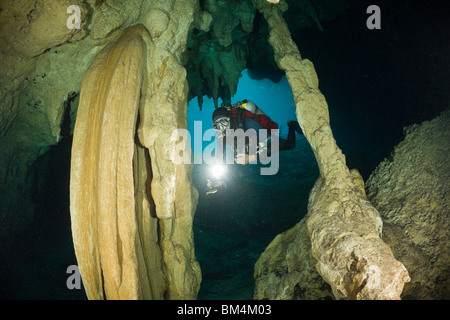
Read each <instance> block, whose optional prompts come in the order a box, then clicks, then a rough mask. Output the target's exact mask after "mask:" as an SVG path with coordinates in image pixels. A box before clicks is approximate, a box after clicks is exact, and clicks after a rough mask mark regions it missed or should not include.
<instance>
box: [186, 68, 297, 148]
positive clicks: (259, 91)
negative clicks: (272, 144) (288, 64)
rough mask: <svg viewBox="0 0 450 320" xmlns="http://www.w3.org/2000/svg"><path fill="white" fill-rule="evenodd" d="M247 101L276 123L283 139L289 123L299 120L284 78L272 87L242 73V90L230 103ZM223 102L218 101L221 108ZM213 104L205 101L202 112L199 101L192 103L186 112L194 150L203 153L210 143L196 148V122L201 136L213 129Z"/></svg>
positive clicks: (194, 100)
mask: <svg viewBox="0 0 450 320" xmlns="http://www.w3.org/2000/svg"><path fill="white" fill-rule="evenodd" d="M244 99H247V100H251V101H253V102H254V103H255V104H256V105H257V106H258V107H259V108H260V109H261V110H262V111H264V112H265V113H266V114H267V115H268V116H269V117H270V118H271V119H272V120H273V121H275V122H276V123H278V126H279V130H280V136H282V137H283V136H285V135H287V132H288V128H287V125H286V122H287V121H288V120H295V119H297V118H296V116H295V105H294V98H293V96H292V90H291V87H290V86H289V84H288V82H287V79H286V77H283V78H282V79H281V81H280V82H279V83H273V82H272V81H270V80H268V79H264V80H253V79H251V78H250V77H249V75H248V72H247V69H244V70H243V71H242V78H240V79H239V86H238V89H237V92H236V95H235V96H234V97H232V100H231V102H232V103H233V104H234V103H236V102H237V101H242V100H244ZM221 102H222V101H221V100H219V104H220V103H221ZM214 110H215V108H214V101H213V99H212V98H208V97H207V96H204V97H203V108H202V111H200V108H199V106H198V101H197V98H194V99H192V100H190V101H189V107H188V112H187V120H188V130H189V133H190V135H191V141H194V142H193V143H192V148H193V150H196V149H197V150H204V149H205V147H206V146H207V145H208V144H209V143H210V142H209V141H204V142H203V143H202V148H201V149H200V148H198V147H196V145H195V144H196V143H198V142H199V141H200V139H198V138H197V139H195V138H194V137H195V136H194V121H201V122H202V135H203V134H204V133H205V131H206V130H208V129H211V126H212V120H211V116H212V113H213V112H214Z"/></svg>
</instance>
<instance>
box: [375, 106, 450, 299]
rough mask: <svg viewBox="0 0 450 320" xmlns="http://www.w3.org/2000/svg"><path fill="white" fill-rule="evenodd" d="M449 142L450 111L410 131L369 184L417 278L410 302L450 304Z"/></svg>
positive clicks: (390, 237) (393, 241)
mask: <svg viewBox="0 0 450 320" xmlns="http://www.w3.org/2000/svg"><path fill="white" fill-rule="evenodd" d="M449 141H450V111H446V112H444V113H442V114H441V115H440V116H439V117H437V118H436V119H434V120H432V121H426V122H424V123H422V124H420V125H413V126H410V127H408V128H406V130H405V139H404V140H403V142H401V143H400V144H399V145H398V146H397V147H396V148H395V150H394V152H393V153H392V155H391V157H390V158H389V159H386V160H385V161H384V162H382V163H381V164H380V165H379V166H378V167H377V169H376V170H375V171H374V172H373V173H372V175H371V176H370V178H369V179H368V181H367V183H366V189H367V196H368V197H369V199H370V201H371V202H372V203H373V205H374V206H375V208H377V210H378V211H379V212H380V214H381V217H382V218H383V222H384V225H385V227H384V231H383V239H384V241H385V242H386V243H388V244H389V246H390V247H391V248H392V250H393V253H394V255H395V257H396V258H397V259H398V260H400V261H401V262H402V263H403V264H404V265H405V266H406V268H407V269H408V271H409V274H410V276H411V282H410V283H408V284H407V285H405V290H404V292H403V297H405V298H409V299H449V298H450V290H449V288H450V283H449V277H450V247H449V246H450V244H449V235H448V230H449V228H450V205H449V204H450V182H449V181H450V170H449V164H448V159H449V158H450V145H449V143H448V142H449Z"/></svg>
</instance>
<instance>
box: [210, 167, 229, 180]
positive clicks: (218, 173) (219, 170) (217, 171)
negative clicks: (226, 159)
mask: <svg viewBox="0 0 450 320" xmlns="http://www.w3.org/2000/svg"><path fill="white" fill-rule="evenodd" d="M210 171H211V174H212V175H213V177H214V178H216V179H220V178H222V177H223V175H224V174H225V172H226V168H225V166H224V165H221V164H215V165H213V166H212V167H211V169H210Z"/></svg>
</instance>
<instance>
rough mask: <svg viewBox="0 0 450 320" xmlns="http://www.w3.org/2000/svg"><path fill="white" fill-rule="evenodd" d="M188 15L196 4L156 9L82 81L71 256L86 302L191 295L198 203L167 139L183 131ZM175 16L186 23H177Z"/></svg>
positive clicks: (196, 276) (195, 281) (196, 275)
mask: <svg viewBox="0 0 450 320" xmlns="http://www.w3.org/2000/svg"><path fill="white" fill-rule="evenodd" d="M194 9H195V1H184V2H183V1H178V2H176V3H175V2H173V3H169V2H168V1H164V2H163V1H161V3H160V4H159V5H157V6H156V3H154V6H153V7H152V8H151V9H150V10H149V11H148V13H147V15H146V17H145V21H144V23H145V25H146V27H147V28H146V27H144V26H142V25H135V26H133V27H130V28H128V29H126V30H125V31H124V32H123V33H122V35H121V36H120V38H119V39H118V40H117V41H116V42H113V43H111V44H110V45H108V46H107V47H105V48H104V49H103V50H102V51H101V52H100V53H99V54H98V55H97V57H96V58H95V59H94V61H93V62H92V64H91V66H90V67H89V69H88V70H87V71H86V74H85V76H84V78H83V82H82V85H81V96H80V102H79V108H78V115H77V121H76V126H75V131H74V142H73V149H72V165H71V186H70V190H71V216H72V230H73V231H72V232H73V238H74V244H75V251H76V254H77V260H78V263H79V267H80V272H81V274H82V277H83V280H84V283H85V288H86V292H87V295H88V297H89V298H90V299H104V298H107V299H164V298H167V299H193V298H195V297H196V295H197V292H198V289H199V286H200V280H201V275H200V268H199V265H198V263H197V261H196V259H195V255H194V246H193V237H192V219H193V214H194V212H195V208H196V203H197V196H198V195H197V194H196V191H195V189H193V187H192V185H191V183H190V169H189V168H188V167H187V166H186V165H184V164H178V165H177V164H175V163H174V162H173V157H172V153H173V152H172V151H171V150H173V149H174V148H175V143H176V142H177V141H172V142H170V141H171V133H172V129H176V128H186V111H187V83H186V72H185V70H184V68H183V67H182V66H181V65H180V63H179V57H180V53H181V52H182V49H183V47H184V43H185V41H186V39H187V31H188V29H189V25H190V23H191V22H192V20H193V18H192V17H193V13H194ZM165 12H173V13H174V14H173V16H172V20H171V21H172V22H171V23H169V24H162V25H161V24H158V23H155V21H156V22H160V21H161V19H160V17H161V16H162V17H166V20H167V21H166V22H168V16H167V14H166V13H165ZM177 12H183V18H181V17H180V18H179V19H176V20H175V19H174V18H173V17H174V16H175V15H176V13H177ZM189 13H190V14H189ZM155 17H157V18H156V19H155ZM175 29H177V39H173V38H172V37H173V33H174V32H173V31H174V30H175ZM147 30H148V31H147ZM183 30H184V32H183ZM174 40H175V41H174ZM124 82H125V83H126V85H123V83H124ZM138 109H139V128H138V140H135V139H136V137H135V132H136V121H137V117H138ZM172 140H173V139H172ZM135 197H136V199H135Z"/></svg>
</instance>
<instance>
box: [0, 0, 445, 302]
mask: <svg viewBox="0 0 450 320" xmlns="http://www.w3.org/2000/svg"><path fill="white" fill-rule="evenodd" d="M371 4H372V3H371V2H369V1H354V0H340V1H333V2H332V3H331V2H329V1H322V0H302V1H294V0H280V1H266V0H232V1H225V0H170V1H168V0H136V1H129V2H128V1H119V0H105V1H95V0H83V1H82V0H75V1H60V2H53V1H50V0H36V1H32V2H29V3H26V4H25V3H22V2H12V1H11V2H8V3H5V4H0V21H1V22H0V26H1V29H0V42H1V44H2V51H1V52H0V55H1V57H2V58H1V59H0V64H1V67H0V70H1V71H0V86H1V91H0V145H1V151H0V177H1V181H2V184H1V186H0V188H1V189H0V218H1V221H0V298H1V299H3V300H5V299H9V300H13V299H39V300H43V299H67V300H80V299H81V300H84V299H112V300H115V299H127V300H128V299H145V300H161V299H166V300H185V299H186V300H192V299H199V300H251V299H255V300H267V299H268V300H275V299H277V300H322V299H338V300H339V299H343V300H347V299H350V300H352V299H356V300H374V299H381V300H384V299H415V300H439V299H449V298H450V289H449V288H450V286H449V284H450V282H449V275H450V255H449V253H450V250H449V249H450V248H449V246H450V241H449V240H450V239H449V235H448V230H449V226H450V218H449V217H450V215H449V212H450V209H449V205H450V183H449V181H450V168H449V164H448V158H449V155H450V143H449V142H450V111H449V103H450V91H449V90H448V86H449V84H450V73H449V70H450V61H449V60H448V56H449V52H450V42H449V40H448V34H449V32H450V22H449V21H448V16H449V14H450V4H447V3H444V2H442V1H417V2H415V3H414V4H412V3H410V2H409V1H406V0H402V1H398V2H396V3H395V4H394V3H392V2H390V1H384V0H383V1H378V4H377V6H378V7H379V8H380V12H381V15H380V16H374V13H373V12H368V7H369V6H370V5H371ZM70 5H75V6H76V7H78V8H79V14H80V19H81V28H80V29H77V28H69V26H70V23H72V22H73V21H76V20H73V21H72V20H71V19H75V18H74V16H73V15H71V13H70V11H68V10H67V8H68V7H69V6H70ZM73 14H74V15H76V14H77V12H74V13H73ZM371 17H372V18H373V19H380V20H379V22H380V28H378V29H377V28H376V29H371V28H369V27H368V26H369V24H368V23H369V22H368V21H369V19H370V18H371ZM372 21H373V20H372ZM245 99H248V100H250V101H252V102H254V103H255V104H256V105H257V106H258V107H259V108H260V109H261V110H262V111H263V112H264V113H265V114H266V115H267V116H268V117H269V118H270V120H272V121H274V122H275V123H276V124H278V129H279V133H278V135H279V137H280V139H287V136H288V131H289V125H288V121H290V120H294V121H298V123H299V126H300V130H301V132H302V134H299V133H295V147H294V148H292V149H290V150H285V151H279V152H278V153H275V154H274V155H276V157H277V159H278V162H277V163H276V165H277V168H276V169H277V170H276V173H275V174H271V175H264V174H261V168H264V167H265V166H266V167H267V164H261V163H260V162H258V161H257V163H256V164H253V163H250V164H247V165H240V164H237V163H233V164H227V165H224V168H225V169H224V172H221V174H220V176H219V175H215V173H214V172H213V171H211V168H212V165H210V164H208V163H205V162H204V161H200V162H196V161H194V159H196V158H195V157H196V156H199V158H200V159H202V155H203V154H204V152H205V148H206V147H207V146H208V144H209V145H210V146H211V145H213V144H214V143H217V141H218V139H217V137H218V136H217V134H216V136H215V137H214V135H212V137H211V140H208V139H206V140H204V139H203V138H204V134H205V132H206V131H207V130H210V131H211V130H212V124H213V119H212V114H213V112H214V111H215V110H217V109H218V108H219V107H220V106H221V104H222V103H224V104H235V103H237V102H238V101H243V100H245ZM195 122H197V125H198V124H200V125H201V128H200V129H198V127H197V128H195V127H194V124H195ZM180 129H181V130H187V132H189V137H190V140H189V139H186V137H184V140H183V139H182V141H181V140H180V139H178V138H179V136H176V138H174V132H179V130H180ZM183 132H184V131H183ZM199 133H200V136H201V139H199ZM180 141H181V142H182V144H180ZM188 142H189V143H188ZM199 143H200V145H198V144H199ZM180 145H183V146H184V149H183V150H182V152H179V151H180V150H179V146H180ZM196 152H197V153H198V152H199V153H201V154H200V155H199V154H196ZM216 153H217V150H216ZM178 156H181V158H182V159H183V161H181V163H180V161H178V160H179V158H177V157H178ZM186 159H188V160H189V161H186ZM197 159H198V158H197ZM259 159H261V158H259ZM273 164H274V163H273V162H272V163H271V164H269V165H273ZM212 179H214V181H215V182H214V183H215V184H214V183H213V184H212V185H211V180H212ZM70 266H76V270H79V271H78V272H79V273H77V272H75V273H74V274H72V271H71V272H69V270H74V269H68V268H69V267H70ZM78 268H79V269H78ZM77 276H79V279H82V282H77V285H75V287H74V282H73V281H74V280H77V279H78V278H77ZM75 282H76V281H75ZM71 285H72V286H71Z"/></svg>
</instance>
